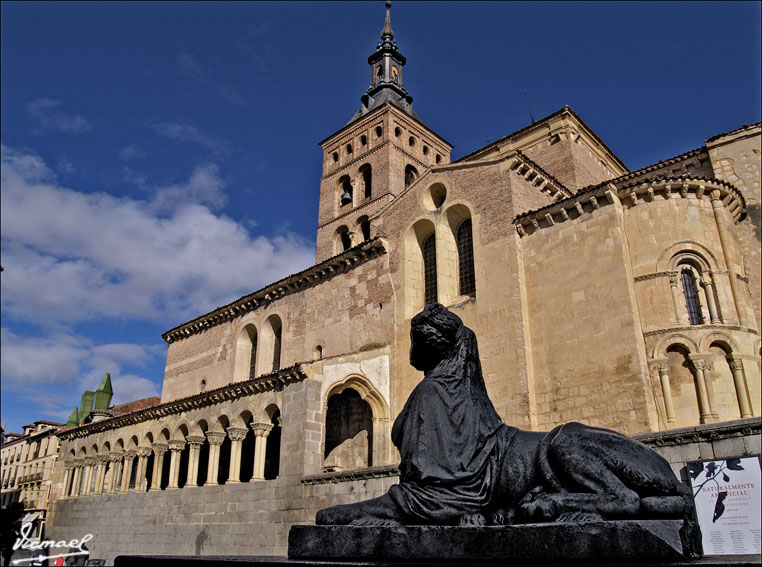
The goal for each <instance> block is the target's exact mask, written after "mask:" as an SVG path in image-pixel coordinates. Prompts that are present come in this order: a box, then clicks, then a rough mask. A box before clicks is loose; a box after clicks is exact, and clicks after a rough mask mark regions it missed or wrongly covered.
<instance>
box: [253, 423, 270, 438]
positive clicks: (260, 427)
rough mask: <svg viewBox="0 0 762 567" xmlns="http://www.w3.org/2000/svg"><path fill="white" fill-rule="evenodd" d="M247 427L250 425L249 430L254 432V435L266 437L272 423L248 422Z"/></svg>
mask: <svg viewBox="0 0 762 567" xmlns="http://www.w3.org/2000/svg"><path fill="white" fill-rule="evenodd" d="M249 427H251V430H252V431H253V432H254V435H255V436H256V437H265V438H266V437H267V436H268V435H270V431H272V429H273V424H272V423H251V424H249Z"/></svg>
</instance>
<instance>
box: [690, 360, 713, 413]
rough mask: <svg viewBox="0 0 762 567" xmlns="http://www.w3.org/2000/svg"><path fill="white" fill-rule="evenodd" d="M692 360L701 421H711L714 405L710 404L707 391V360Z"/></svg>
mask: <svg viewBox="0 0 762 567" xmlns="http://www.w3.org/2000/svg"><path fill="white" fill-rule="evenodd" d="M690 360H691V365H692V366H693V372H694V374H695V377H696V395H697V397H698V405H699V414H700V416H701V423H710V422H711V421H712V407H711V406H710V404H709V394H707V391H706V376H705V372H704V371H705V370H706V361H705V360H695V359H693V358H691V359H690Z"/></svg>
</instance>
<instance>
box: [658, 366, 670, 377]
mask: <svg viewBox="0 0 762 567" xmlns="http://www.w3.org/2000/svg"><path fill="white" fill-rule="evenodd" d="M656 368H657V369H658V370H659V376H669V364H659V365H658V366H657V367H656Z"/></svg>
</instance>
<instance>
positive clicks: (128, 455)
mask: <svg viewBox="0 0 762 567" xmlns="http://www.w3.org/2000/svg"><path fill="white" fill-rule="evenodd" d="M137 454H138V452H137V450H135V449H129V450H127V451H125V452H124V458H125V459H134V458H135V455H137Z"/></svg>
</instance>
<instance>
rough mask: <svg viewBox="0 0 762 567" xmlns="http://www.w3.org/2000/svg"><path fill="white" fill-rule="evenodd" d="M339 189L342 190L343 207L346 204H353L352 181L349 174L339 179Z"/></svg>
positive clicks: (341, 200)
mask: <svg viewBox="0 0 762 567" xmlns="http://www.w3.org/2000/svg"><path fill="white" fill-rule="evenodd" d="M339 190H340V191H341V198H340V200H339V203H340V204H341V206H342V207H343V206H344V205H351V204H352V182H351V181H350V179H349V175H345V176H343V177H342V178H341V179H339Z"/></svg>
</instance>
